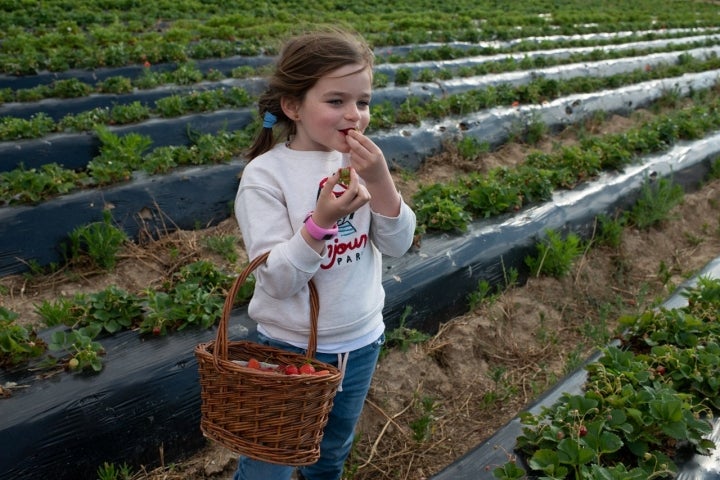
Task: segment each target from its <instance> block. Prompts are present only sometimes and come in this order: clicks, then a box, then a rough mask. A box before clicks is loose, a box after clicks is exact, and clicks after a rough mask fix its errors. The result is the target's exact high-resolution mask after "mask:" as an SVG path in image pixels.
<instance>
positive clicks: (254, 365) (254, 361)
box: [247, 358, 260, 370]
mask: <svg viewBox="0 0 720 480" xmlns="http://www.w3.org/2000/svg"><path fill="white" fill-rule="evenodd" d="M247 366H248V368H254V369H255V370H260V362H259V361H258V360H257V359H256V358H251V359H250V360H248V362H247Z"/></svg>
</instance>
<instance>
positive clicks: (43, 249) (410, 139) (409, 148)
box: [0, 72, 715, 275]
mask: <svg viewBox="0 0 720 480" xmlns="http://www.w3.org/2000/svg"><path fill="white" fill-rule="evenodd" d="M714 82H715V75H714V74H713V73H711V72H707V73H700V74H693V75H688V76H683V77H681V78H674V79H665V80H654V81H651V82H646V83H644V84H641V85H636V86H632V87H624V88H621V89H617V90H614V91H605V92H598V93H591V94H583V95H573V96H570V97H564V98H562V99H559V100H556V101H553V102H550V103H548V104H546V105H538V106H536V105H528V106H519V107H517V108H498V109H492V110H490V111H486V112H481V113H477V114H470V115H467V116H465V117H462V118H452V119H447V120H446V121H444V122H443V123H439V124H438V123H436V124H431V123H429V122H424V123H422V124H421V125H420V126H418V127H407V128H401V129H398V130H394V131H392V132H383V133H380V134H378V135H373V138H374V139H375V141H376V142H377V143H378V145H379V146H380V147H381V148H382V149H383V151H384V152H385V155H386V158H387V160H388V162H389V163H390V165H391V166H393V167H396V168H400V169H405V170H409V171H414V170H417V169H418V168H419V167H420V165H421V163H422V161H423V159H424V158H426V157H427V156H429V155H432V154H434V153H437V152H439V151H441V150H442V148H443V141H444V139H447V138H452V137H453V136H455V137H457V136H459V135H466V136H471V137H474V138H476V139H478V140H479V141H486V142H488V143H489V144H490V145H493V146H498V145H500V144H502V143H504V142H505V141H506V140H507V139H508V137H509V135H511V133H512V131H513V129H514V128H516V126H517V125H518V124H529V123H530V122H531V121H533V119H539V120H540V121H542V122H543V123H544V124H545V125H547V126H548V128H550V129H560V128H561V127H564V126H567V125H569V124H574V123H577V122H581V121H583V120H585V119H587V118H590V117H591V116H592V115H594V114H597V112H614V113H621V114H623V113H625V114H626V113H628V112H630V111H632V110H633V109H635V108H638V107H641V106H643V105H647V104H649V103H651V102H652V101H654V100H656V99H657V98H659V97H660V96H661V95H662V94H663V92H665V91H666V90H667V89H675V90H676V91H678V92H679V94H685V93H687V92H689V91H692V90H698V89H705V88H708V87H709V86H711V85H713V84H714ZM705 143H707V142H705ZM705 143H703V142H700V143H698V145H704V144H705ZM710 144H712V142H710ZM708 149H710V150H708ZM702 151H703V153H702V154H701V155H711V154H713V152H712V147H706V146H703V147H702ZM695 161H697V160H695ZM686 163H687V162H686V161H683V162H682V164H683V165H685V164H686ZM242 166H243V162H242V161H241V160H237V161H235V162H232V163H230V164H227V165H219V166H206V167H197V168H191V169H182V170H178V171H175V172H173V173H171V174H168V175H159V176H146V175H136V178H135V179H134V181H132V182H130V183H125V184H121V185H118V186H111V187H106V188H98V189H93V190H88V191H81V192H78V193H74V194H69V195H66V196H63V197H58V198H56V199H53V200H49V201H46V202H43V203H41V204H39V205H36V206H10V207H4V208H1V209H0V236H2V237H3V240H4V241H3V245H2V247H0V248H1V250H0V275H8V274H12V273H19V272H23V271H26V270H27V269H28V265H29V264H30V263H36V264H38V265H41V266H42V265H49V264H51V263H58V262H60V261H61V260H63V258H62V256H61V254H60V244H61V243H62V242H63V241H64V240H65V238H66V237H67V234H68V232H70V231H72V230H73V229H74V228H75V227H78V226H81V225H86V224H89V223H91V222H96V221H100V220H101V219H102V211H103V209H104V208H106V207H110V208H111V209H112V215H113V218H114V219H115V221H116V222H118V224H119V225H121V226H122V227H123V228H124V229H125V230H126V231H127V232H128V234H129V235H130V236H131V237H133V238H134V237H136V235H137V233H138V232H139V231H141V230H148V232H149V233H150V234H155V233H157V232H158V230H159V231H160V232H163V231H164V229H167V228H169V229H172V228H174V227H173V226H174V225H177V226H178V227H180V228H192V227H193V226H194V225H212V224H214V223H217V222H219V221H220V220H223V219H225V218H227V217H228V216H229V215H230V212H231V208H230V207H231V203H232V201H233V200H234V198H235V190H236V188H237V179H238V176H239V175H240V174H241V172H242ZM678 170H682V168H679V169H678ZM190 199H192V200H191V201H190ZM37 225H43V235H35V234H33V233H34V232H35V229H36V226H37Z"/></svg>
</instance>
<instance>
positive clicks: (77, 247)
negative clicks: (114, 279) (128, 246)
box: [67, 210, 128, 271]
mask: <svg viewBox="0 0 720 480" xmlns="http://www.w3.org/2000/svg"><path fill="white" fill-rule="evenodd" d="M68 237H69V246H67V248H69V258H68V260H70V261H73V260H78V259H79V258H81V257H82V256H84V255H86V256H87V257H89V258H90V260H91V261H92V262H93V263H94V264H95V265H96V266H97V267H99V268H101V269H103V270H107V271H110V270H112V269H114V268H115V264H116V263H117V254H118V252H119V251H120V247H122V245H123V244H124V243H125V242H126V241H127V239H128V237H127V235H126V234H125V232H124V231H123V230H121V229H119V228H117V227H116V226H114V225H113V224H112V217H111V215H110V212H109V211H108V210H105V211H103V220H102V221H101V222H96V223H91V224H88V225H82V226H79V227H76V228H75V229H74V230H73V231H72V232H70V234H69V235H68Z"/></svg>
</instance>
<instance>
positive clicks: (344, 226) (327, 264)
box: [316, 177, 368, 270]
mask: <svg viewBox="0 0 720 480" xmlns="http://www.w3.org/2000/svg"><path fill="white" fill-rule="evenodd" d="M327 180H328V179H327V177H325V178H323V179H322V181H320V185H319V186H318V192H317V196H319V195H320V190H321V189H322V188H323V186H324V185H325V182H327ZM347 188H348V186H347V185H345V184H344V183H341V182H338V183H337V184H336V185H335V188H334V189H333V195H335V197H336V198H337V197H339V196H340V195H342V194H343V193H345V191H346V190H347ZM317 196H316V200H317ZM354 216H355V212H353V213H351V214H349V215H346V216H344V217H342V218H341V219H339V220H338V222H337V225H338V234H337V236H336V237H335V238H333V239H332V240H329V241H328V242H327V244H326V247H327V248H326V251H327V257H326V259H325V261H324V262H323V263H322V264H321V265H320V268H322V269H324V270H329V269H331V268H333V267H335V266H341V265H350V264H352V263H355V262H359V261H360V259H361V258H362V255H363V253H364V252H365V249H366V248H367V243H368V236H367V233H362V234H358V230H357V228H355V225H354V224H353V217H354Z"/></svg>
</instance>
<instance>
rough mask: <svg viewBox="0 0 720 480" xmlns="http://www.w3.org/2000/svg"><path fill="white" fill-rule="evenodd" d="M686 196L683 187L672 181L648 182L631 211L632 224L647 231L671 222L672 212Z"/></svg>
mask: <svg viewBox="0 0 720 480" xmlns="http://www.w3.org/2000/svg"><path fill="white" fill-rule="evenodd" d="M684 195H685V192H684V191H683V188H682V186H680V185H676V184H674V183H673V182H672V180H668V179H667V178H661V179H659V180H658V181H657V182H651V181H650V180H647V181H646V182H645V183H644V184H643V186H642V188H641V189H640V197H639V198H638V200H637V202H636V203H635V205H634V206H633V208H632V209H631V210H630V219H631V222H632V223H633V224H634V225H635V226H636V227H637V228H639V229H640V230H647V229H649V228H650V227H653V226H655V225H657V224H659V223H661V222H663V221H666V220H670V219H671V215H670V212H671V211H672V209H673V208H675V207H676V206H677V205H679V204H680V203H681V202H682V200H683V197H684Z"/></svg>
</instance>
